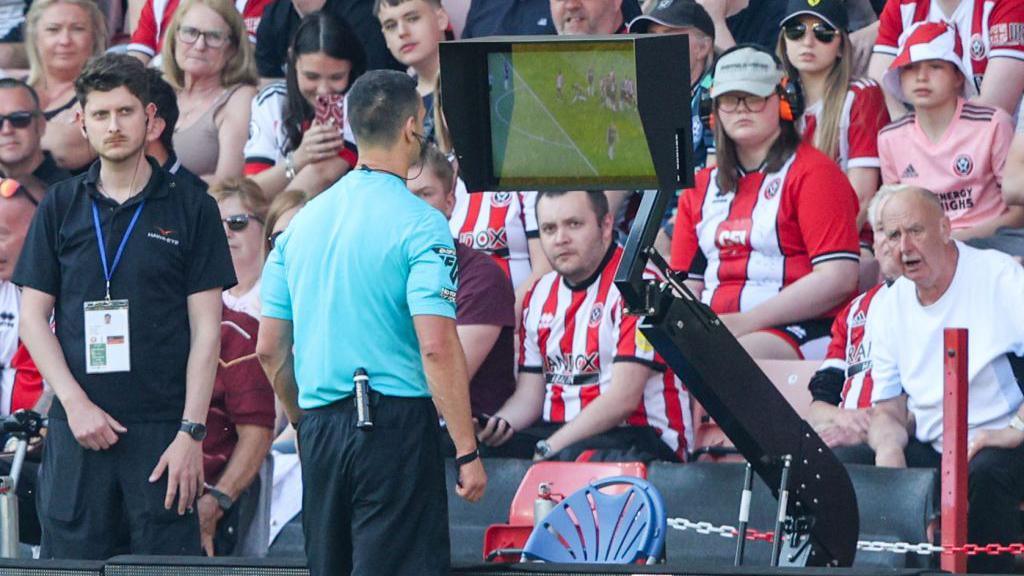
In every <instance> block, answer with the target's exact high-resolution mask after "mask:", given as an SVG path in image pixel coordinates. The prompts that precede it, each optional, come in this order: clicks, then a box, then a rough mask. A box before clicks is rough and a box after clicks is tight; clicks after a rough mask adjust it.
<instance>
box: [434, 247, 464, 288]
mask: <svg viewBox="0 0 1024 576" xmlns="http://www.w3.org/2000/svg"><path fill="white" fill-rule="evenodd" d="M432 250H433V251H434V253H436V254H437V257H438V258H440V259H441V263H442V264H444V265H445V267H446V268H448V277H449V278H450V279H451V281H452V284H455V283H456V282H458V280H459V259H458V258H456V257H455V250H453V249H451V248H449V247H447V246H441V245H438V246H434V247H433V248H432Z"/></svg>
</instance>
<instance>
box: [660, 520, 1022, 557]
mask: <svg viewBox="0 0 1024 576" xmlns="http://www.w3.org/2000/svg"><path fill="white" fill-rule="evenodd" d="M667 522H668V525H669V527H670V528H674V529H676V530H693V531H695V532H697V533H698V534H717V535H718V536H721V537H722V538H736V536H737V535H738V534H739V530H738V529H737V528H736V527H735V526H729V525H728V524H723V525H721V526H715V525H714V524H712V523H710V522H693V521H691V520H689V519H686V518H669V519H668V520H667ZM747 540H755V541H762V542H772V541H773V540H775V534H774V533H773V532H761V531H759V530H754V529H752V528H748V529H747ZM857 550H862V551H864V552H891V553H893V554H919V555H922V556H925V555H929V554H966V555H968V556H977V555H978V554H987V555H990V556H997V555H999V554H1013V555H1015V556H1020V555H1024V543H1015V544H1008V545H1005V546H1004V545H1002V544H986V545H979V544H964V545H963V546H937V545H935V544H930V543H928V542H920V543H917V544H913V543H911V542H880V541H874V540H858V541H857Z"/></svg>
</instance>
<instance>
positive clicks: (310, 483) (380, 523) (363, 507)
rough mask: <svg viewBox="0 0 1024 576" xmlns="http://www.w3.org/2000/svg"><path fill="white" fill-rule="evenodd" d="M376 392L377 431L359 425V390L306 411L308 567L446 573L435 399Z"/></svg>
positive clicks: (301, 431)
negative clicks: (356, 400) (354, 397)
mask: <svg viewBox="0 0 1024 576" xmlns="http://www.w3.org/2000/svg"><path fill="white" fill-rule="evenodd" d="M374 396H375V400H374V403H373V407H372V412H373V422H374V427H373V430H372V431H362V430H359V429H357V428H356V427H355V423H356V413H355V406H354V404H353V402H352V400H351V399H345V400H341V401H339V402H336V403H334V404H332V405H330V406H326V407H324V408H317V409H314V410H310V411H308V412H306V414H305V415H304V416H303V417H302V419H301V420H299V425H298V442H299V457H300V459H301V461H302V490H303V492H302V529H303V532H304V533H305V538H306V558H307V561H308V565H309V570H310V574H312V575H313V576H336V575H342V574H345V575H347V574H353V575H359V576H391V575H410V576H412V575H416V576H420V575H422V576H433V575H438V576H440V575H447V574H448V570H449V564H450V551H449V543H448V500H447V491H446V490H445V478H444V468H443V466H444V461H443V460H442V458H441V450H440V446H439V441H438V434H439V432H440V426H439V424H438V418H437V411H436V410H435V409H434V403H433V402H432V401H431V400H430V399H429V398H399V397H395V396H378V395H376V394H374Z"/></svg>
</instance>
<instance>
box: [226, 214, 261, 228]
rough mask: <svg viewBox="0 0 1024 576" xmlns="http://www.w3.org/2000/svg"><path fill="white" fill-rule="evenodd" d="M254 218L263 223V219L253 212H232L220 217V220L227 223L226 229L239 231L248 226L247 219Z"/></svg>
mask: <svg viewBox="0 0 1024 576" xmlns="http://www.w3.org/2000/svg"><path fill="white" fill-rule="evenodd" d="M250 220H255V221H257V222H259V223H260V224H263V219H262V218H260V217H259V216H256V215H255V214H232V215H231V216H228V217H227V218H222V219H221V222H223V223H225V224H227V226H228V230H231V231H232V232H241V231H242V230H245V229H246V228H247V227H248V226H249V221H250Z"/></svg>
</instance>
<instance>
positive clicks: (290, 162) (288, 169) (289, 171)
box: [284, 152, 295, 180]
mask: <svg viewBox="0 0 1024 576" xmlns="http://www.w3.org/2000/svg"><path fill="white" fill-rule="evenodd" d="M284 177H285V178H287V179H288V180H291V179H293V178H295V155H294V154H293V153H292V152H289V153H287V154H285V155H284Z"/></svg>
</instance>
